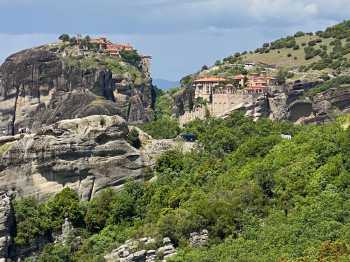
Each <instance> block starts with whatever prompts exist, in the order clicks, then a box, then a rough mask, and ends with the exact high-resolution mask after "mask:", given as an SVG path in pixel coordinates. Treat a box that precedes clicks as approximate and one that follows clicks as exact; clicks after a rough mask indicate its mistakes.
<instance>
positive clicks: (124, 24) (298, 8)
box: [0, 0, 350, 81]
mask: <svg viewBox="0 0 350 262" xmlns="http://www.w3.org/2000/svg"><path fill="white" fill-rule="evenodd" d="M349 5H350V0H332V1H329V0H59V1H57V0H0V63H1V62H2V61H4V59H5V58H6V57H7V56H8V55H10V54H12V53H14V52H16V51H19V50H21V49H25V48H30V47H33V46H37V45H41V44H45V43H49V42H55V41H56V40H57V37H58V36H59V35H60V34H62V33H69V34H77V33H81V34H83V35H84V34H88V35H90V36H106V37H108V38H110V39H111V40H113V41H115V42H127V43H131V44H132V45H133V46H135V48H137V49H138V50H139V51H140V52H141V53H143V54H147V55H151V56H152V57H153V60H152V76H153V78H163V79H168V80H173V81H176V80H179V79H180V78H182V77H183V76H185V75H187V74H190V73H193V72H196V71H198V70H199V69H200V68H201V67H202V65H204V64H206V65H211V64H213V63H214V62H215V61H216V60H218V59H222V58H224V57H226V56H229V55H231V54H233V53H235V52H239V51H245V50H252V49H255V48H257V47H260V46H261V45H262V44H263V43H264V42H267V41H271V40H274V39H277V38H280V37H282V36H287V35H289V34H294V33H295V32H297V31H300V30H301V31H304V32H311V31H316V30H320V29H324V28H325V27H327V26H330V25H333V24H335V23H338V22H341V21H343V20H345V19H350V8H349Z"/></svg>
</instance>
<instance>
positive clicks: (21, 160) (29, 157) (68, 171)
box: [0, 116, 149, 200]
mask: <svg viewBox="0 0 350 262" xmlns="http://www.w3.org/2000/svg"><path fill="white" fill-rule="evenodd" d="M128 133H129V129H128V126H127V123H126V122H125V121H124V120H123V119H122V118H121V117H118V116H89V117H86V118H81V119H74V120H63V121H60V122H57V123H55V124H53V125H51V126H47V127H43V128H41V129H40V130H39V131H38V133H36V134H30V135H21V136H17V137H16V138H15V139H17V140H15V141H11V139H7V140H6V139H2V142H0V189H1V190H3V191H16V192H17V196H35V197H38V198H40V199H45V198H47V197H48V196H50V195H52V194H54V193H57V192H59V191H61V190H62V188H63V187H65V186H68V187H71V188H73V189H75V190H76V191H77V192H79V195H80V196H81V198H82V199H85V200H89V199H90V198H91V197H93V196H94V195H95V194H96V193H98V192H99V191H100V190H102V189H104V188H106V187H112V188H118V187H120V186H121V185H122V184H123V183H124V182H125V181H126V180H127V179H129V178H134V179H137V180H139V179H143V175H144V170H145V168H146V167H148V165H149V164H148V161H145V157H144V156H143V154H142V153H140V151H139V150H138V149H136V148H134V147H132V146H131V145H130V144H129V143H128V142H127V136H128ZM12 140H13V139H12Z"/></svg>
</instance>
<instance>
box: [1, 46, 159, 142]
mask: <svg viewBox="0 0 350 262" xmlns="http://www.w3.org/2000/svg"><path fill="white" fill-rule="evenodd" d="M67 61H68V60H67V58H64V57H62V54H60V53H59V52H57V51H52V50H50V48H48V46H44V47H39V48H33V49H28V50H24V51H21V52H19V53H16V54H14V55H12V56H10V57H9V58H7V59H6V61H5V62H4V64H3V65H1V67H0V134H2V135H3V134H5V133H6V134H14V133H17V132H18V131H19V130H21V129H23V128H29V129H34V130H36V129H37V128H38V127H41V125H43V124H52V123H55V122H57V121H59V120H63V119H71V118H79V117H84V116H88V115H96V114H103V115H115V114H118V115H120V116H122V117H123V118H124V119H126V120H127V121H129V122H142V121H148V120H150V119H152V114H153V110H152V109H153V106H154V100H155V91H154V88H153V86H152V83H151V79H149V78H147V77H146V76H144V80H145V81H144V82H147V83H146V84H144V83H143V84H135V83H134V82H132V80H131V78H130V75H128V74H124V75H114V74H113V73H112V72H111V71H110V70H108V69H107V68H106V67H104V66H95V67H93V66H92V67H88V68H86V67H83V66H81V65H80V64H77V65H75V64H73V65H72V64H69V63H68V62H67ZM140 70H141V69H140Z"/></svg>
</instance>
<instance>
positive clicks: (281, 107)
mask: <svg viewBox="0 0 350 262" xmlns="http://www.w3.org/2000/svg"><path fill="white" fill-rule="evenodd" d="M316 85H317V83H316V82H305V83H304V82H300V81H296V83H295V84H292V85H290V86H278V87H274V88H270V90H268V92H267V94H266V95H259V96H256V95H255V96H256V97H254V95H252V94H241V95H236V96H235V97H233V98H232V101H231V103H230V104H231V110H228V111H227V112H226V113H225V114H222V115H215V114H214V115H215V116H217V117H225V116H227V115H228V114H230V113H231V112H233V111H244V112H245V113H246V115H247V116H249V117H252V118H253V119H254V120H257V119H259V118H261V117H269V118H270V119H271V120H277V121H280V120H289V121H292V122H296V123H321V122H325V121H330V120H331V119H334V117H335V116H337V115H340V114H343V113H347V112H349V110H350V86H342V87H339V88H330V89H329V90H326V91H324V92H320V93H318V94H316V95H313V96H308V93H307V91H308V90H310V89H312V88H314V87H315V86H316ZM191 96H192V97H191ZM233 96H234V95H233ZM193 99H194V94H193V93H191V92H190V89H189V90H188V91H186V90H182V91H181V92H178V93H177V94H176V95H175V96H174V101H175V108H174V114H175V115H177V116H179V119H180V123H181V122H183V123H186V122H188V121H191V120H194V119H195V118H204V116H205V107H203V106H202V107H198V108H191V107H189V106H188V105H190V104H191V103H193V102H192V101H193ZM212 107H214V108H212ZM207 108H208V109H209V113H210V112H214V113H215V105H210V107H209V106H207Z"/></svg>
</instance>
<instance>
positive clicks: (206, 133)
mask: <svg viewBox="0 0 350 262" xmlns="http://www.w3.org/2000/svg"><path fill="white" fill-rule="evenodd" d="M346 125H347V118H346V119H345V118H344V119H340V120H339V122H337V123H332V124H327V125H321V126H294V125H292V124H288V123H276V122H271V121H269V120H266V119H264V120H260V121H258V122H253V121H252V120H250V119H248V118H245V117H244V116H243V115H241V114H233V115H231V116H230V117H229V118H227V119H225V120H223V119H208V120H205V121H196V122H193V123H192V124H191V125H190V126H189V127H187V130H188V131H190V132H193V133H195V134H196V135H197V136H198V138H199V145H200V146H198V147H197V149H195V150H194V151H193V152H191V153H182V152H180V151H171V152H168V153H166V154H164V155H163V156H162V157H161V158H160V159H159V160H158V162H157V164H156V167H155V170H154V172H152V173H150V176H153V177H157V179H153V182H145V183H134V182H129V183H128V184H127V185H126V186H125V187H124V189H123V190H122V191H119V192H116V191H112V190H106V191H105V192H102V193H101V194H100V195H98V196H97V197H96V198H95V199H94V200H92V201H91V202H79V200H78V196H77V195H76V193H74V191H72V190H69V189H65V190H64V191H63V192H62V193H59V194H58V195H57V196H56V197H54V198H52V199H51V200H49V201H48V202H47V203H43V204H39V203H37V202H36V201H34V200H33V199H24V200H19V201H17V203H16V204H15V212H16V223H17V231H16V236H15V242H16V245H17V246H20V247H26V246H28V245H29V244H30V243H31V242H32V241H34V240H37V239H39V238H40V237H42V236H44V235H45V234H47V233H48V232H57V230H59V228H60V225H61V224H62V223H63V221H64V217H69V218H70V221H72V222H73V224H74V226H75V227H76V228H77V230H76V233H75V234H76V235H75V236H79V237H80V241H81V244H79V245H77V244H76V240H75V239H76V238H72V239H71V240H69V242H68V243H66V244H65V245H62V244H51V245H48V246H46V247H45V249H44V250H43V252H42V253H41V254H40V255H39V257H38V258H37V260H35V261H38V262H44V261H58V262H61V261H62V262H63V261H65V262H67V261H68V262H70V261H72V262H73V261H74V262H80V261H81V262H99V261H104V260H103V255H104V254H106V253H108V252H109V251H111V250H112V249H113V248H116V247H118V246H119V245H121V244H122V243H124V241H125V240H126V239H129V238H132V237H143V236H153V237H155V238H156V239H159V240H161V239H162V237H165V236H168V237H170V238H171V239H172V241H173V242H174V243H175V244H176V247H177V250H178V255H177V256H175V257H174V258H171V259H169V260H168V261H173V262H175V261H176V262H177V261H178V262H180V261H181V262H182V261H189V262H190V261H193V262H197V261H198V262H199V261H200V262H212V261H220V262H231V261H242V262H243V261H252V262H253V261H254V262H271V261H278V262H287V261H288V262H301V261H311V262H312V261H315V262H316V261H349V260H350V162H349V154H350V147H349V145H350V132H349V130H347V129H344V126H346ZM281 134H290V135H292V140H283V139H282V138H281ZM202 229H208V230H209V238H210V241H209V243H208V246H207V247H202V248H191V247H190V246H189V243H188V241H187V239H188V238H189V234H190V233H191V232H194V231H197V232H198V231H199V230H202ZM26 261H34V260H31V259H27V260H26Z"/></svg>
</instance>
